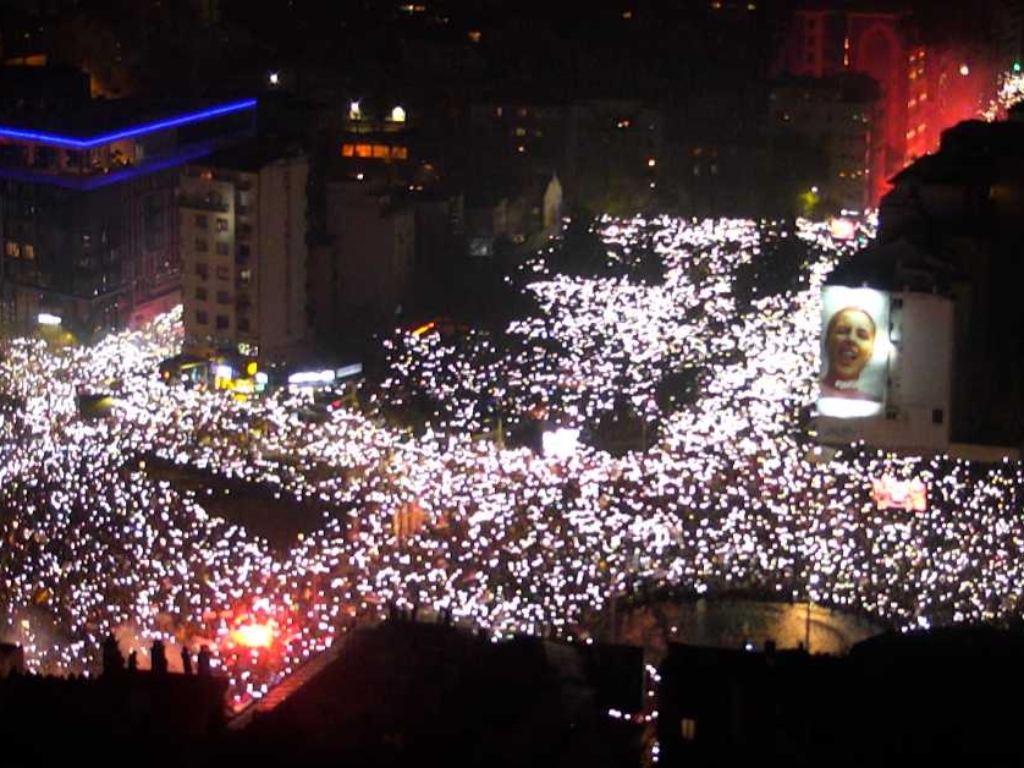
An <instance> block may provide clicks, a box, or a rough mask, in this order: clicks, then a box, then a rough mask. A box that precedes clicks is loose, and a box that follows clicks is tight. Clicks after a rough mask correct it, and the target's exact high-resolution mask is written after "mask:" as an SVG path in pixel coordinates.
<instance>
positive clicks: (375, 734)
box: [231, 619, 642, 766]
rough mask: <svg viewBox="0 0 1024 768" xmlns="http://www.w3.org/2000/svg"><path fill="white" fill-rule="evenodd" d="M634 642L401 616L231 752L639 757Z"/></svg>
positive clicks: (425, 757)
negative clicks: (497, 631)
mask: <svg viewBox="0 0 1024 768" xmlns="http://www.w3.org/2000/svg"><path fill="white" fill-rule="evenodd" d="M641 683H642V653H641V651H640V649H638V648H628V647H601V646H598V647H593V646H586V645H582V644H581V645H566V644H561V643H552V642H547V641H544V640H541V639H539V638H516V639H513V640H510V641H502V642H498V643H494V642H492V641H491V639H490V638H489V637H487V636H482V635H476V634H471V633H468V632H465V631H462V630H459V629H456V628H454V627H451V626H446V625H444V624H427V623H415V622H410V621H408V620H402V619H396V620H393V621H389V622H387V623H385V624H383V625H381V626H380V627H378V628H377V629H374V630H360V631H357V632H356V633H355V634H354V635H352V636H351V638H350V640H348V644H347V646H346V647H345V648H344V649H343V651H342V652H341V653H340V654H339V657H338V659H337V661H335V662H334V663H332V664H331V665H330V666H328V667H327V668H326V669H325V670H324V671H322V672H321V673H320V674H319V675H317V676H316V677H314V678H313V679H312V680H310V681H309V682H308V683H307V684H306V685H305V686H303V687H302V688H300V689H299V690H298V691H296V692H294V693H293V694H292V695H291V696H290V697H289V698H288V699H287V700H285V701H284V702H283V703H281V704H280V705H278V706H277V707H276V708H275V709H274V710H273V711H271V712H268V713H266V714H263V715H261V716H258V717H256V718H255V719H254V720H253V722H252V724H251V725H250V726H249V727H248V728H246V729H245V730H243V731H241V732H240V733H239V734H237V737H236V738H237V740H238V742H237V744H235V745H234V746H232V748H231V751H232V752H233V753H234V754H238V755H241V756H243V758H244V759H248V756H250V755H251V756H257V755H258V756H260V758H261V759H263V760H280V761H284V762H288V763H289V764H291V765H322V764H328V763H351V764H353V765H356V764H358V765H403V764H407V763H408V762H409V761H416V762H418V763H422V764H424V765H442V764H452V763H459V764H466V765H470V764H471V765H484V764H497V765H509V766H511V765H531V764H532V765H551V766H555V765H591V766H601V765H609V766H611V765H617V766H624V765H637V764H638V762H639V736H640V731H639V727H638V726H636V725H635V724H632V723H621V722H617V721H614V720H611V719H609V718H608V716H607V711H608V709H609V708H617V709H619V710H621V711H623V712H630V713H632V712H636V711H638V710H639V709H640V705H641V703H642V697H641Z"/></svg>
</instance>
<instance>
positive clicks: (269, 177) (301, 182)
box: [178, 141, 309, 361]
mask: <svg viewBox="0 0 1024 768" xmlns="http://www.w3.org/2000/svg"><path fill="white" fill-rule="evenodd" d="M308 176H309V163H308V160H307V158H306V157H305V155H304V154H302V153H301V152H299V151H297V150H292V149H290V148H283V147H279V146H267V145H266V144H262V143H259V142H255V141H254V142H249V143H246V144H241V145H238V146H236V147H233V148H230V149H227V150H224V151H222V152H218V153H216V154H214V155H211V156H210V157H208V158H205V159H204V160H202V161H201V162H196V163H190V164H189V165H187V166H186V168H185V170H184V172H183V173H182V175H181V180H180V194H179V200H178V203H179V222H180V230H179V237H180V244H181V254H182V262H183V275H182V292H183V304H184V313H185V317H184V322H185V337H186V347H187V348H188V349H190V350H191V351H194V352H199V353H203V354H219V353H234V354H238V355H242V356H245V357H251V358H260V359H262V360H274V361H287V360H290V359H292V358H293V357H294V356H297V355H300V354H301V353H302V352H303V350H304V345H305V343H306V341H307V325H308V321H307V314H306V301H307V298H306V297H307V291H306V260H307V245H306V187H307V180H308Z"/></svg>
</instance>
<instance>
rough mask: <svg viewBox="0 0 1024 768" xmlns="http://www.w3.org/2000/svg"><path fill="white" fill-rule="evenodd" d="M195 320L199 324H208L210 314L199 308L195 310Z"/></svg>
mask: <svg viewBox="0 0 1024 768" xmlns="http://www.w3.org/2000/svg"><path fill="white" fill-rule="evenodd" d="M196 322H197V323H199V325H209V324H210V315H209V314H207V313H206V312H204V311H202V310H200V311H198V312H196Z"/></svg>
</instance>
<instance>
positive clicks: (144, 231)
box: [0, 99, 256, 340]
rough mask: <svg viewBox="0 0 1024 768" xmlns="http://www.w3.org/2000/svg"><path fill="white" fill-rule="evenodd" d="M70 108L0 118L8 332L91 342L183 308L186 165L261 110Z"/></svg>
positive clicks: (118, 104)
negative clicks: (51, 330)
mask: <svg viewBox="0 0 1024 768" xmlns="http://www.w3.org/2000/svg"><path fill="white" fill-rule="evenodd" d="M68 103H69V102H61V101H52V102H51V101H45V100H36V101H33V100H27V101H25V102H24V103H23V107H24V108H23V109H21V110H17V109H13V108H9V109H7V110H5V112H4V116H3V117H2V118H0V227H2V228H0V247H2V251H0V326H2V327H3V328H4V329H5V330H6V331H8V332H16V333H24V332H26V331H28V330H31V328H32V327H33V326H34V325H35V322H36V318H37V317H38V316H39V315H40V314H41V313H45V314H47V315H51V316H56V317H59V318H60V319H61V323H62V324H63V326H64V327H65V329H66V330H68V331H69V332H71V333H73V334H74V335H76V336H77V337H78V338H79V339H80V340H88V339H90V338H94V337H95V336H96V335H97V334H100V333H103V332H104V331H108V330H112V329H117V328H124V327H126V326H130V325H132V324H135V323H138V322H142V321H144V320H146V319H148V318H149V317H151V316H152V315H155V314H157V313H159V312H162V311H165V310H166V309H169V308H170V307H172V306H174V305H176V304H177V303H178V302H179V301H180V298H179V285H180V267H181V262H180V257H179V251H178V237H177V204H176V201H175V187H176V185H177V178H178V168H179V167H180V166H181V165H183V164H185V163H187V162H189V161H190V160H195V159H197V158H199V157H202V156H204V155H208V154H209V153H210V152H212V151H214V149H216V148H217V147H218V146H220V145H221V144H223V143H225V142H229V141H233V140H237V138H238V136H239V135H244V134H247V133H251V132H252V130H253V128H254V117H255V106H256V102H255V100H243V101H235V102H230V103H221V104H212V105H207V106H206V107H204V108H199V109H197V108H195V106H194V105H192V106H191V107H190V108H185V107H184V106H183V105H182V104H180V103H179V104H166V103H161V104H152V103H150V104H144V103H141V102H138V101H134V100H114V101H100V100H92V101H89V100H88V99H86V100H75V101H74V107H73V108H71V107H69V106H68ZM8 107H10V105H8Z"/></svg>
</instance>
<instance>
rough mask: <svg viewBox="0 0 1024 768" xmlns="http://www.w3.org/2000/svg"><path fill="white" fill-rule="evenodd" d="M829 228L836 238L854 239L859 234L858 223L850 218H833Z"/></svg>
mask: <svg viewBox="0 0 1024 768" xmlns="http://www.w3.org/2000/svg"><path fill="white" fill-rule="evenodd" d="M828 230H829V234H830V235H832V237H834V238H835V239H836V240H852V239H853V238H854V237H856V236H857V225H856V224H855V223H854V222H852V221H851V220H850V219H831V220H830V221H829V223H828Z"/></svg>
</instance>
